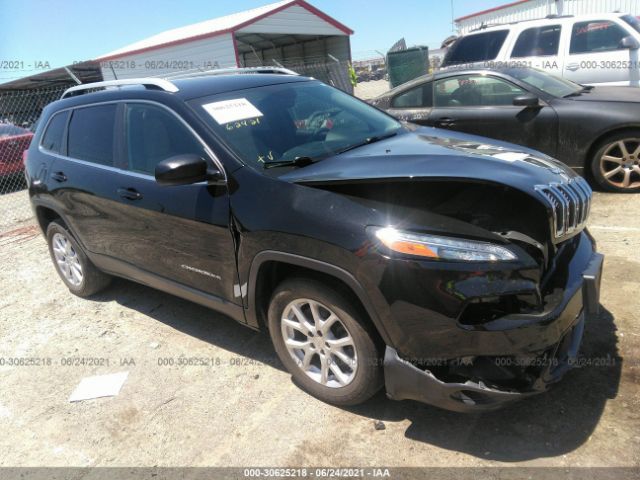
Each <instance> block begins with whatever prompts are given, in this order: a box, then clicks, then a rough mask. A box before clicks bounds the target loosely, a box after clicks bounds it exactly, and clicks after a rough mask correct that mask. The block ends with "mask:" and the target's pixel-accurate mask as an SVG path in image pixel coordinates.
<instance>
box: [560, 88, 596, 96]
mask: <svg viewBox="0 0 640 480" xmlns="http://www.w3.org/2000/svg"><path fill="white" fill-rule="evenodd" d="M581 86H582V85H581ZM591 90H593V86H591V85H589V86H587V87H585V86H582V88H581V89H580V90H576V91H575V92H571V93H569V94H567V95H565V96H564V97H562V98H569V97H579V96H580V95H582V94H583V93H589V92H590V91H591Z"/></svg>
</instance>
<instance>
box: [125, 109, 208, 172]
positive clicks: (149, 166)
mask: <svg viewBox="0 0 640 480" xmlns="http://www.w3.org/2000/svg"><path fill="white" fill-rule="evenodd" d="M125 130H126V138H127V157H128V168H129V170H131V171H133V172H139V173H146V174H149V175H153V174H154V172H155V168H156V165H157V164H158V163H159V162H161V161H162V160H166V159H167V158H170V157H173V156H176V155H182V154H190V153H192V154H196V155H199V156H201V157H203V158H207V155H206V153H205V150H204V147H203V146H202V144H201V143H200V142H199V141H198V140H197V139H196V138H195V137H194V136H193V134H192V133H191V132H190V131H189V129H188V128H187V127H186V126H185V125H184V124H183V123H182V122H181V121H180V120H178V119H177V118H176V117H175V115H173V114H172V113H171V112H168V111H167V110H165V109H164V108H162V107H157V106H154V105H147V104H135V103H131V104H127V111H126V119H125Z"/></svg>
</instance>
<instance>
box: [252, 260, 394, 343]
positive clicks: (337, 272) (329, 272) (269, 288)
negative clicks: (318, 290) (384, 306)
mask: <svg viewBox="0 0 640 480" xmlns="http://www.w3.org/2000/svg"><path fill="white" fill-rule="evenodd" d="M295 274H300V275H307V276H310V277H315V278H321V279H328V280H331V281H332V284H331V285H330V286H332V287H337V288H338V289H339V290H342V292H343V293H345V294H346V295H347V296H350V297H351V298H352V299H353V300H354V301H355V302H357V305H356V307H358V308H359V309H361V310H362V312H363V313H364V314H365V315H366V317H367V319H368V320H369V321H370V323H371V326H372V327H373V328H374V329H375V331H376V332H377V333H378V335H379V336H380V338H381V339H382V341H384V342H385V343H386V344H387V345H391V341H390V338H389V335H388V333H387V331H386V329H385V328H384V325H383V323H382V321H381V319H380V317H379V316H378V314H377V312H376V310H375V308H374V307H373V305H372V303H371V300H370V299H369V297H368V295H367V293H366V291H365V289H364V288H363V287H362V285H361V284H360V282H358V280H357V279H356V278H355V277H354V276H353V275H352V274H351V273H349V272H347V271H346V270H344V269H343V268H341V267H338V266H336V265H332V264H330V263H327V262H323V261H321V260H316V259H313V258H308V257H303V256H300V255H295V254H291V253H286V252H278V251H274V250H265V251H262V252H260V253H258V254H257V255H256V256H255V257H254V259H253V261H252V263H251V267H250V270H249V280H248V285H247V287H248V288H247V295H248V310H247V322H248V323H249V325H250V326H253V327H256V328H263V329H266V325H267V322H266V312H267V310H268V306H269V299H270V298H271V293H272V292H273V291H274V289H275V288H276V286H277V284H278V283H279V282H280V281H281V280H283V279H284V278H286V277H287V276H290V275H295Z"/></svg>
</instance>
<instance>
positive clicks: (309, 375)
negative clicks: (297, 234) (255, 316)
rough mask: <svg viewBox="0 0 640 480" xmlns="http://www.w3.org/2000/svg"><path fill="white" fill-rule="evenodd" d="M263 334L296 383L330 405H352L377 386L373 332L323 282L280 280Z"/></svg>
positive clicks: (378, 376)
mask: <svg viewBox="0 0 640 480" xmlns="http://www.w3.org/2000/svg"><path fill="white" fill-rule="evenodd" d="M269 332H270V335H271V339H272V341H273V344H274V347H275V349H276V353H277V354H278V357H279V358H280V360H281V361H282V363H283V364H284V365H285V367H286V368H287V370H289V372H290V373H291V375H292V376H293V377H294V379H295V380H296V382H297V383H298V384H299V385H300V386H301V387H302V388H304V389H305V390H306V391H307V392H309V393H311V394H312V395H313V396H315V397H317V398H319V399H320V400H323V401H325V402H328V403H333V404H336V405H356V404H359V403H362V402H364V401H365V400H367V399H369V398H370V397H371V396H372V395H373V394H375V393H376V392H377V391H378V390H379V389H380V387H381V386H382V371H381V362H380V354H379V352H378V349H377V347H376V342H375V333H374V332H372V331H371V330H370V328H369V325H368V324H367V323H366V322H365V321H364V319H363V318H362V315H361V314H360V313H359V312H358V311H357V309H356V308H354V307H353V305H351V304H350V303H349V302H348V301H347V300H346V299H345V298H344V297H343V296H342V295H341V294H340V293H338V292H337V291H335V290H333V289H331V288H329V287H327V286H325V285H324V284H323V283H321V282H319V281H316V280H311V279H306V278H297V279H289V280H285V281H284V282H283V283H281V284H280V285H279V286H278V287H277V288H276V291H275V292H274V294H273V297H272V299H271V304H270V306H269Z"/></svg>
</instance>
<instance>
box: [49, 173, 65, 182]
mask: <svg viewBox="0 0 640 480" xmlns="http://www.w3.org/2000/svg"><path fill="white" fill-rule="evenodd" d="M51 178H53V179H54V180H55V181H56V182H60V183H62V182H66V181H67V176H66V175H65V174H64V172H53V173H52V174H51Z"/></svg>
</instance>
